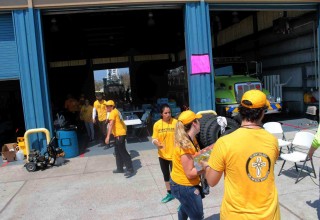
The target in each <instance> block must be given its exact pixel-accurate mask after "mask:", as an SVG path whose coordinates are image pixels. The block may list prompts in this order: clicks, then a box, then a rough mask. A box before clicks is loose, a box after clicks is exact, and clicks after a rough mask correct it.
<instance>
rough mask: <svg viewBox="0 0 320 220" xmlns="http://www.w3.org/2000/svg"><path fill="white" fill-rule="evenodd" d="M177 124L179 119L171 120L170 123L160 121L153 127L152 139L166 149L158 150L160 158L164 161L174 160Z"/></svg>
mask: <svg viewBox="0 0 320 220" xmlns="http://www.w3.org/2000/svg"><path fill="white" fill-rule="evenodd" d="M176 124H177V119H175V118H171V119H170V121H169V123H167V122H165V121H163V120H162V119H160V120H158V121H157V122H156V123H154V125H153V134H152V139H157V140H158V141H159V142H161V143H163V144H164V148H162V149H159V150H158V156H159V157H161V158H162V159H165V160H172V153H173V147H174V130H175V128H176Z"/></svg>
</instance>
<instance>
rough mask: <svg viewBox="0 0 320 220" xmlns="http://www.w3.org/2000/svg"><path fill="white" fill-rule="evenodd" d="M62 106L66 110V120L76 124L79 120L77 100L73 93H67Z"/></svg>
mask: <svg viewBox="0 0 320 220" xmlns="http://www.w3.org/2000/svg"><path fill="white" fill-rule="evenodd" d="M64 108H65V109H66V110H67V112H66V113H67V115H66V116H67V120H68V121H69V123H70V124H72V125H77V122H78V120H79V111H80V108H79V102H78V100H76V99H75V98H74V97H73V95H71V94H68V95H67V99H66V100H65V102H64Z"/></svg>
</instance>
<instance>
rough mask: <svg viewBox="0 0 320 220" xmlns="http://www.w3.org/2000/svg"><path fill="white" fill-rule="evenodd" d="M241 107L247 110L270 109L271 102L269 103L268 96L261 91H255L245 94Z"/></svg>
mask: <svg viewBox="0 0 320 220" xmlns="http://www.w3.org/2000/svg"><path fill="white" fill-rule="evenodd" d="M241 105H242V106H244V107H246V108H263V107H269V106H270V102H269V101H268V99H267V96H266V94H264V93H263V92H262V91H260V90H257V89H253V90H249V91H247V92H245V93H244V94H243V96H242V99H241Z"/></svg>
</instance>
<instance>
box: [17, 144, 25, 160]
mask: <svg viewBox="0 0 320 220" xmlns="http://www.w3.org/2000/svg"><path fill="white" fill-rule="evenodd" d="M18 149H19V148H18V147H17V150H18ZM23 159H24V154H23V151H22V150H20V149H19V150H18V151H17V152H16V160H23Z"/></svg>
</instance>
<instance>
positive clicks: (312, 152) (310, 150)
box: [308, 146, 317, 158]
mask: <svg viewBox="0 0 320 220" xmlns="http://www.w3.org/2000/svg"><path fill="white" fill-rule="evenodd" d="M316 150H317V148H314V147H312V146H311V147H310V149H309V153H308V155H309V158H312V156H313V154H314V152H315V151H316Z"/></svg>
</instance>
